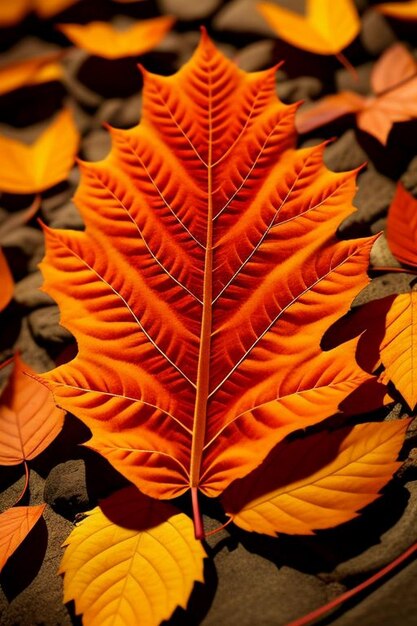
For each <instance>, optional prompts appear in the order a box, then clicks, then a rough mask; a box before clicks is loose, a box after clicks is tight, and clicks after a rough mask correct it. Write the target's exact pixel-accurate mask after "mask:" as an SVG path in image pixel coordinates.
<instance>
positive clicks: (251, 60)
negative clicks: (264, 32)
mask: <svg viewBox="0 0 417 626" xmlns="http://www.w3.org/2000/svg"><path fill="white" fill-rule="evenodd" d="M273 52H274V42H273V41H271V40H263V41H256V42H255V43H251V44H250V45H249V46H246V47H245V48H242V49H241V50H239V51H238V53H237V54H236V56H235V61H236V63H237V64H238V66H239V67H240V68H241V69H242V70H245V71H246V72H256V71H257V70H262V69H265V68H268V67H271V66H272V65H274V63H275V59H274V58H273Z"/></svg>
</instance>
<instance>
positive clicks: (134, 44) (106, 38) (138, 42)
mask: <svg viewBox="0 0 417 626" xmlns="http://www.w3.org/2000/svg"><path fill="white" fill-rule="evenodd" d="M174 21H175V20H174V18H172V17H167V16H165V17H156V18H153V19H150V20H145V21H142V22H136V23H134V24H132V25H131V26H129V27H128V28H125V29H123V30H116V29H115V28H114V27H113V26H112V25H111V24H109V23H107V22H91V23H90V24H85V25H81V24H61V25H60V26H59V29H60V30H61V31H62V32H63V33H64V35H65V36H66V37H68V39H70V40H71V41H72V42H73V43H74V44H75V45H76V46H78V47H79V48H83V49H84V50H87V52H89V53H90V54H95V55H96V56H99V57H104V58H106V59H120V58H122V57H129V56H138V55H140V54H144V53H145V52H148V50H151V49H152V48H154V47H155V46H156V45H157V44H158V43H159V42H160V41H161V39H162V38H163V37H164V36H165V35H166V33H167V32H168V31H169V30H170V28H171V27H172V25H173V23H174Z"/></svg>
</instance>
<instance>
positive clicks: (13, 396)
mask: <svg viewBox="0 0 417 626" xmlns="http://www.w3.org/2000/svg"><path fill="white" fill-rule="evenodd" d="M26 374H29V376H27V375H26ZM30 376H37V375H36V374H35V372H33V371H32V370H31V368H30V367H29V366H28V365H26V364H25V363H24V362H23V361H22V359H21V358H20V356H19V355H16V356H15V357H14V368H13V372H12V375H11V377H10V379H9V381H8V383H7V385H6V387H5V388H4V389H3V392H2V394H1V396H0V431H1V434H2V436H1V440H0V465H17V464H19V463H22V462H23V461H29V460H30V459H33V458H34V457H36V456H38V454H40V453H41V452H42V451H43V450H44V449H45V448H46V447H47V446H48V445H49V444H50V443H51V441H53V439H55V437H56V436H57V435H58V433H59V432H60V430H61V429H62V426H63V423H64V412H63V411H62V410H61V409H58V408H57V407H56V406H55V403H54V401H53V398H52V394H51V393H50V391H49V390H48V389H47V388H46V387H45V386H44V385H42V384H41V383H40V382H38V381H37V380H35V378H31V377H30Z"/></svg>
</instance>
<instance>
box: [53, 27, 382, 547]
mask: <svg viewBox="0 0 417 626" xmlns="http://www.w3.org/2000/svg"><path fill="white" fill-rule="evenodd" d="M143 102H144V104H143V116H142V121H141V123H140V124H139V125H138V126H137V127H135V128H133V129H131V130H128V131H124V130H117V129H111V134H112V139H113V147H112V150H111V152H110V154H109V156H108V157H107V158H106V159H105V160H103V161H101V162H99V163H82V164H81V165H80V167H81V173H82V182H81V185H80V187H79V189H78V191H77V194H76V197H75V202H76V204H77V206H78V208H79V209H80V211H81V213H82V215H83V218H84V220H85V224H86V231H85V232H74V231H65V230H52V229H49V228H47V227H45V237H46V244H47V252H46V256H45V259H44V261H43V262H42V264H41V269H42V272H43V275H44V279H45V290H46V291H47V292H48V293H49V294H50V295H51V296H52V297H53V298H55V300H56V301H57V302H58V304H59V306H60V309H61V323H62V324H63V325H64V326H65V327H67V328H68V329H69V330H70V331H71V332H72V333H73V334H74V336H75V337H76V339H77V344H78V354H77V356H76V358H75V359H73V360H72V361H71V362H69V363H67V364H64V365H62V366H60V367H58V368H56V369H55V370H53V371H51V372H48V373H46V374H43V375H42V376H41V380H42V381H43V382H44V383H45V384H46V385H47V386H48V388H49V389H51V391H53V394H54V397H55V400H56V402H57V403H58V404H59V405H60V406H62V407H63V408H65V409H66V410H69V411H71V412H73V413H74V414H75V415H77V416H78V417H79V418H80V419H81V420H82V421H83V422H84V423H85V424H86V425H87V426H88V427H89V428H90V429H91V431H92V433H93V436H92V439H91V440H90V441H89V442H88V445H89V446H90V447H92V448H93V449H95V450H97V451H98V452H100V453H101V454H102V455H104V456H105V457H106V458H107V459H108V460H109V461H110V462H111V463H112V464H113V465H114V466H115V467H116V468H117V469H118V470H119V471H120V472H121V473H122V474H124V475H125V476H126V477H127V478H128V479H129V480H130V481H131V482H133V483H134V484H135V485H136V486H137V487H139V488H140V489H141V490H142V491H143V492H144V493H146V494H147V495H150V496H153V497H156V498H171V497H175V496H178V495H180V494H182V493H184V492H186V491H187V490H188V489H190V488H191V492H192V497H193V502H194V506H195V510H196V511H197V507H196V498H197V490H198V489H200V490H201V491H202V492H204V493H205V494H206V495H208V496H216V495H218V494H219V493H221V492H222V491H223V490H224V489H225V488H226V487H227V486H228V485H229V484H230V483H231V482H232V481H233V480H235V479H237V478H239V477H242V476H244V475H245V474H247V473H248V472H250V471H251V470H253V469H254V468H255V467H256V466H257V465H259V463H260V462H261V461H262V460H263V459H264V458H265V456H266V455H267V454H268V452H269V451H270V450H271V449H272V448H273V447H274V446H275V445H276V444H277V443H278V442H279V441H281V440H282V439H283V438H284V437H286V435H287V434H288V433H290V432H293V431H295V430H297V429H299V428H304V427H305V426H307V425H310V424H313V423H317V422H319V421H321V420H323V419H325V418H327V417H329V416H331V415H333V414H334V413H335V412H337V411H338V410H339V407H340V405H341V403H342V402H343V401H344V400H345V399H346V397H347V396H349V394H351V392H353V391H355V390H357V389H358V387H360V386H361V385H362V384H366V383H369V382H370V381H372V380H374V379H373V378H372V377H371V376H370V375H369V374H367V373H365V372H364V371H363V370H361V368H360V367H359V366H358V365H357V363H356V361H355V346H356V343H357V341H356V340H352V341H350V342H346V343H345V344H343V345H341V346H337V347H335V348H333V349H332V350H329V351H327V352H325V351H323V350H321V348H320V341H321V338H322V335H323V334H324V331H325V330H326V329H327V328H328V327H329V326H330V325H331V324H332V323H334V322H335V321H336V320H337V319H338V318H339V317H340V316H341V315H342V314H343V313H345V312H346V311H347V309H348V308H349V306H350V303H351V301H352V300H353V298H354V297H355V296H356V294H357V293H358V292H359V291H360V290H361V289H362V288H363V287H364V286H365V285H366V284H367V282H368V277H367V275H366V269H367V266H368V259H369V251H370V248H371V246H372V244H373V241H374V238H366V239H361V240H355V241H339V240H337V238H336V236H335V231H336V229H337V226H338V225H339V223H340V222H341V221H342V220H343V219H344V218H345V217H346V216H347V215H349V214H350V213H351V211H352V210H353V207H352V205H351V200H352V196H353V194H354V193H355V188H356V186H355V176H356V172H347V173H332V172H330V171H329V170H327V168H326V167H325V166H324V164H323V151H324V146H315V147H313V148H307V149H303V150H299V151H296V150H295V149H294V144H295V133H294V119H293V118H294V112H295V107H294V106H290V107H288V106H286V105H283V104H282V103H280V102H279V101H277V98H276V95H275V79H274V70H267V71H264V72H259V73H254V74H247V73H246V72H243V71H242V70H240V69H239V68H238V67H236V65H235V64H234V63H233V62H231V61H229V60H227V59H226V58H225V57H224V56H223V55H221V54H220V52H218V51H217V50H216V48H215V47H214V46H213V44H212V43H211V41H210V40H209V38H208V37H207V35H206V34H205V33H204V34H203V36H202V40H201V43H200V45H199V47H198V49H197V51H196V53H195V55H194V56H193V58H192V59H191V60H190V61H189V62H188V63H187V64H186V65H185V66H184V67H183V68H182V69H181V70H180V71H179V72H178V73H177V74H175V75H173V76H171V77H160V76H157V75H154V74H150V73H148V72H144V95H143ZM201 533H202V530H201V528H200V529H197V534H200V536H201Z"/></svg>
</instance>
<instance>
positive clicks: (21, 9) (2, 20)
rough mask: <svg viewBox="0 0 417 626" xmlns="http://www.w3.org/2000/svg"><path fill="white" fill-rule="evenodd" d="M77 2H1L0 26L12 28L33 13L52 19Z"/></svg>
mask: <svg viewBox="0 0 417 626" xmlns="http://www.w3.org/2000/svg"><path fill="white" fill-rule="evenodd" d="M76 1H77V0H1V2H0V26H12V25H13V24H16V23H17V22H20V21H21V20H22V19H23V18H24V17H25V16H26V14H27V13H30V12H31V11H34V12H35V13H37V14H38V15H39V17H42V18H48V17H52V16H53V15H56V14H57V13H60V12H61V11H63V10H64V9H66V8H68V7H69V6H71V5H72V4H74V3H75V2H76Z"/></svg>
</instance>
